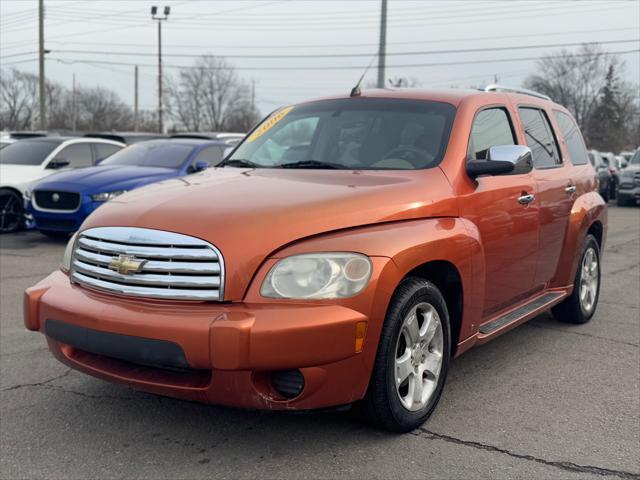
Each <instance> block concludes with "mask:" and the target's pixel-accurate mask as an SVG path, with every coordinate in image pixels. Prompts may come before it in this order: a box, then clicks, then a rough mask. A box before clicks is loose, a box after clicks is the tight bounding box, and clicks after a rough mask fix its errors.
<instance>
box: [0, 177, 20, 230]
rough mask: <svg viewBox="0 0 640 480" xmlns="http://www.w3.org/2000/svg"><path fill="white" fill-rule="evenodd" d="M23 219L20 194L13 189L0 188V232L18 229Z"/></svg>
mask: <svg viewBox="0 0 640 480" xmlns="http://www.w3.org/2000/svg"><path fill="white" fill-rule="evenodd" d="M23 221H24V208H23V200H22V196H21V195H20V194H19V193H18V192H16V191H15V190H10V189H8V188H0V233H11V232H15V231H17V230H19V229H20V228H21V227H22V225H23Z"/></svg>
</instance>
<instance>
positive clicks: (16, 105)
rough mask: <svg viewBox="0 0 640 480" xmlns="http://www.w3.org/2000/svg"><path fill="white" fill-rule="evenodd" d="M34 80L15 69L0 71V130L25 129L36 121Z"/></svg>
mask: <svg viewBox="0 0 640 480" xmlns="http://www.w3.org/2000/svg"><path fill="white" fill-rule="evenodd" d="M36 80H37V78H36V77H35V75H31V74H29V73H23V72H20V71H19V70H16V69H11V70H9V71H5V70H3V71H1V72H0V100H2V103H1V104H0V130H4V129H12V130H27V129H30V128H31V126H32V125H33V124H34V123H35V122H36V121H37V110H38V108H37V104H36V102H37V100H38V98H37V91H36Z"/></svg>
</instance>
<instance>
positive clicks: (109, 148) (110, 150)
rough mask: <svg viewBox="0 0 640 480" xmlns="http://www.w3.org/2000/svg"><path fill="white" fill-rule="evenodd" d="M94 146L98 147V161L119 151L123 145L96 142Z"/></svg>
mask: <svg viewBox="0 0 640 480" xmlns="http://www.w3.org/2000/svg"><path fill="white" fill-rule="evenodd" d="M93 146H94V148H95V149H96V161H97V160H104V159H105V158H107V157H110V156H111V155H113V154H114V153H116V152H117V151H119V150H122V147H120V146H118V145H111V144H109V143H94V144H93Z"/></svg>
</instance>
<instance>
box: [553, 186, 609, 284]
mask: <svg viewBox="0 0 640 480" xmlns="http://www.w3.org/2000/svg"><path fill="white" fill-rule="evenodd" d="M607 218H608V215H607V205H606V203H605V202H604V200H603V199H602V197H601V196H600V194H599V193H597V192H589V193H586V194H584V195H581V196H580V197H578V198H577V199H576V201H575V203H574V204H573V207H572V208H571V213H570V214H569V223H568V226H567V231H566V234H565V238H564V243H563V247H562V254H561V255H560V262H559V263H558V267H557V269H556V273H555V275H554V277H553V279H552V280H551V283H550V286H551V287H566V286H569V285H571V284H572V283H573V279H574V277H575V274H576V268H577V267H578V256H579V254H580V252H581V251H582V246H583V245H584V241H585V239H586V238H587V235H588V234H592V235H593V236H594V237H595V238H596V240H597V242H598V246H599V247H600V251H601V252H602V250H603V249H604V245H605V242H606V237H607Z"/></svg>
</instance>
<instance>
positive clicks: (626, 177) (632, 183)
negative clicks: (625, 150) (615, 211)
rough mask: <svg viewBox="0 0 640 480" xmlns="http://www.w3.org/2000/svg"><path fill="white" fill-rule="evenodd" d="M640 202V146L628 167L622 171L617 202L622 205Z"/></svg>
mask: <svg viewBox="0 0 640 480" xmlns="http://www.w3.org/2000/svg"><path fill="white" fill-rule="evenodd" d="M638 202H640V148H639V149H637V150H636V153H634V155H633V157H632V158H631V160H630V161H629V165H628V166H627V168H625V169H624V170H622V172H621V173H620V185H619V186H618V198H617V203H618V205H620V206H625V205H637V204H638Z"/></svg>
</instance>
